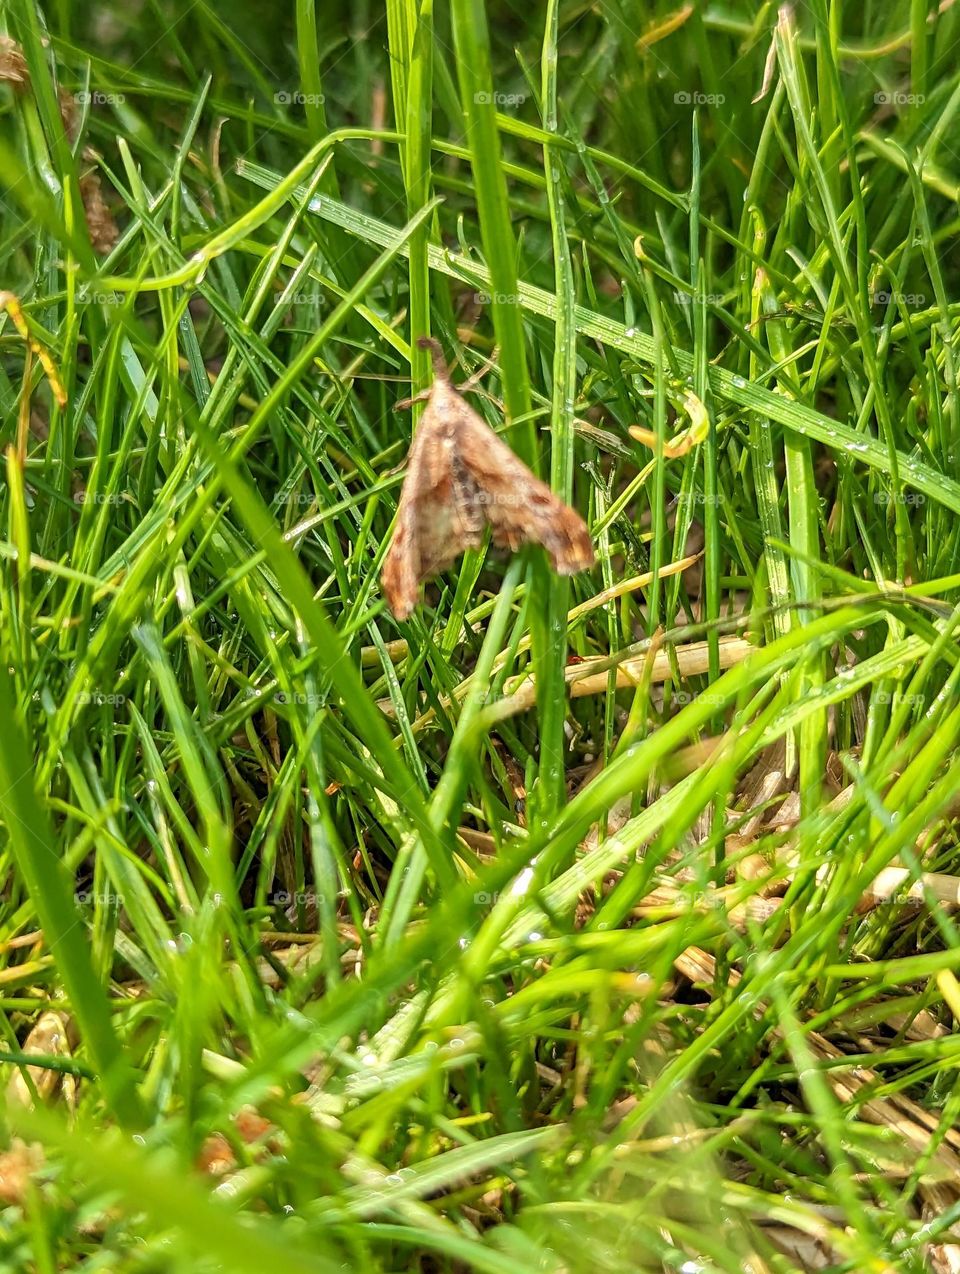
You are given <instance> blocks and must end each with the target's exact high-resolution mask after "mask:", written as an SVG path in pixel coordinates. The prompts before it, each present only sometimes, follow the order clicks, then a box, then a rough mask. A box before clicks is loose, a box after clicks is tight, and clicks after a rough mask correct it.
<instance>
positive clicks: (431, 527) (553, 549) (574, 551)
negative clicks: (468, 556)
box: [381, 337, 596, 619]
mask: <svg viewBox="0 0 960 1274" xmlns="http://www.w3.org/2000/svg"><path fill="white" fill-rule="evenodd" d="M419 345H420V347H421V349H429V350H430V352H431V356H432V359H433V367H434V381H433V386H432V388H431V390H430V393H429V396H428V402H427V408H426V411H425V412H424V413H423V419H422V420H421V422H420V427H419V428H418V429H417V432H416V434H415V436H414V439H413V442H412V443H411V446H410V453H409V456H408V467H407V476H406V478H405V479H404V482H403V487H402V489H401V492H400V504H399V506H398V509H397V521H396V526H395V528H394V532H393V539H392V540H391V542H390V547H389V548H388V550H387V554H386V557H385V558H384V561H383V574H382V576H381V583H382V586H383V591H384V595H385V596H386V599H387V604H388V605H389V607H390V609H391V611H392V612H393V614H394V615H395V616H396V618H397V619H406V618H407V616H408V615H410V613H411V612H412V611H413V609H414V608H415V607H416V605H417V601H418V599H419V591H420V585H421V584H422V583H423V582H424V581H425V580H428V579H431V578H432V577H433V576H434V575H436V574H437V573H438V571H441V570H443V568H444V567H445V566H449V565H450V563H451V562H452V561H453V560H454V559H455V558H457V557H459V555H460V554H461V553H463V552H464V550H465V549H470V548H478V547H479V545H480V544H481V543H482V541H483V536H484V531H485V530H486V528H487V527H488V526H489V527H490V531H491V536H492V539H493V542H494V544H496V545H498V546H499V547H502V548H508V549H510V550H511V551H514V550H516V549H518V548H519V547H520V545H521V544H542V545H543V547H544V548H545V549H546V551H547V553H548V554H549V556H550V561H551V563H552V565H553V569H554V570H555V571H556V572H557V573H558V574H560V575H574V574H575V573H576V572H577V571H582V570H585V569H586V568H587V567H588V566H592V565H593V564H594V561H595V560H596V559H595V558H594V553H593V544H592V543H591V540H590V532H589V531H588V530H587V527H586V524H585V522H584V521H583V519H582V518H581V517H580V515H579V514H578V513H575V512H574V510H573V509H571V508H570V507H569V506H568V505H566V504H564V502H563V501H562V500H560V499H558V497H557V496H555V495H554V493H553V492H552V491H551V490H550V488H549V487H548V486H547V485H546V483H544V482H541V481H540V479H539V478H537V477H535V476H534V474H532V473H531V472H530V470H529V469H528V468H527V466H526V465H525V464H524V463H523V461H522V460H520V458H519V457H518V456H516V455H514V453H513V452H512V451H511V450H510V448H509V447H508V446H507V444H506V443H505V442H503V441H501V439H500V438H498V437H497V435H496V434H495V433H494V432H493V430H492V429H491V428H490V427H489V426H488V425H486V424H485V423H484V422H483V421H482V420H481V419H480V417H479V416H478V415H477V413H476V412H475V411H474V410H473V409H472V408H471V407H469V406H468V405H467V403H466V402H465V401H464V400H463V398H462V397H461V396H460V394H458V393H457V391H456V389H455V388H454V386H453V384H452V382H451V380H450V376H449V373H448V372H447V367H446V363H445V362H444V358H443V351H442V350H441V348H440V346H439V345H438V343H437V342H436V341H433V340H430V339H429V338H427V337H421V339H420V341H419Z"/></svg>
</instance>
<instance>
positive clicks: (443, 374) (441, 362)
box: [417, 336, 450, 382]
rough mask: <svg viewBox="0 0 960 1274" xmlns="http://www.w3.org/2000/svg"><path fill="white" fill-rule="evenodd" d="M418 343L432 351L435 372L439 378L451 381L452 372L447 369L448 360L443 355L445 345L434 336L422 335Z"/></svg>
mask: <svg viewBox="0 0 960 1274" xmlns="http://www.w3.org/2000/svg"><path fill="white" fill-rule="evenodd" d="M417 344H418V345H419V346H420V348H421V349H428V350H429V351H430V358H431V360H432V362H433V374H434V375H435V376H436V378H437V380H443V381H447V382H449V380H450V373H449V372H448V371H447V360H446V359H445V358H444V356H443V347H442V346H441V344H440V342H439V341H435V340H434V339H433V337H432V336H421V337H419V338H418V340H417Z"/></svg>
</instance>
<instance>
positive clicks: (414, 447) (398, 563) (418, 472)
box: [381, 397, 483, 619]
mask: <svg viewBox="0 0 960 1274" xmlns="http://www.w3.org/2000/svg"><path fill="white" fill-rule="evenodd" d="M458 470H459V465H458V464H457V458H456V441H455V438H454V436H453V433H452V431H451V428H450V422H449V420H447V419H446V418H445V417H443V418H442V414H441V413H438V412H437V410H436V408H435V402H434V398H433V397H432V398H431V401H430V403H429V405H428V406H427V410H426V411H425V412H424V414H423V419H422V420H421V422H420V426H419V428H418V429H417V431H416V434H415V435H414V439H413V442H412V443H411V445H410V452H409V456H408V466H407V475H406V477H405V478H404V481H403V487H402V488H401V491H400V503H399V505H398V506H397V521H396V526H395V528H394V532H393V539H392V540H391V542H390V547H389V549H388V550H387V554H386V557H385V558H384V560H383V572H382V575H381V585H382V587H383V591H384V594H385V596H386V599H387V603H388V605H389V607H390V609H391V611H392V612H393V614H394V615H395V616H396V618H397V619H406V618H407V616H408V615H410V613H411V612H412V611H413V609H414V608H415V606H416V604H417V600H418V596H419V590H420V585H421V584H422V583H423V581H424V580H426V579H429V578H430V577H431V576H432V575H436V574H437V572H438V571H441V570H443V568H444V567H445V566H449V564H450V563H451V562H452V561H453V560H454V559H455V558H457V557H458V556H459V555H460V554H461V553H462V552H463V551H464V549H467V548H476V546H477V545H478V544H480V542H481V540H482V538H483V518H482V517H481V516H478V515H477V513H476V510H475V508H474V507H473V505H472V503H471V502H470V501H469V499H467V500H466V501H465V500H464V494H465V493H464V492H463V490H462V487H463V481H462V475H461V474H460V473H459V472H458Z"/></svg>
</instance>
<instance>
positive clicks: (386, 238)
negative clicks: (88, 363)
mask: <svg viewBox="0 0 960 1274" xmlns="http://www.w3.org/2000/svg"><path fill="white" fill-rule="evenodd" d="M238 171H239V172H240V174H241V175H242V176H246V177H248V178H250V180H252V181H256V182H257V183H258V184H261V185H266V186H268V187H272V185H273V182H274V178H273V176H272V174H270V173H269V172H268V171H267V170H265V169H263V168H260V167H259V166H256V165H253V164H250V163H248V162H246V161H244V162H243V163H242V164H240V165H239V166H238ZM310 209H311V211H312V212H314V213H316V214H317V215H318V216H321V217H324V218H326V219H329V220H330V221H335V222H336V223H337V224H338V225H342V226H343V227H344V229H346V230H349V231H350V233H351V234H355V235H356V236H357V237H358V238H361V239H366V240H367V241H368V242H372V243H377V244H379V245H381V246H384V245H386V244H389V243H391V242H393V239H394V236H395V234H396V231H395V229H394V228H393V227H392V226H388V225H387V224H386V223H384V222H382V221H378V220H377V219H376V218H374V217H371V216H369V215H368V214H366V213H361V212H357V211H356V210H355V209H352V208H348V207H346V205H344V204H341V203H338V202H337V201H335V200H330V199H327V198H325V197H323V196H320V197H318V198H317V199H315V200H314V201H313V202H312V203H311V206H310ZM401 255H407V254H406V253H405V252H404V251H403V250H402V249H401ZM428 256H429V260H430V268H431V269H432V270H437V271H439V272H440V273H442V274H446V275H448V276H449V277H450V278H454V279H459V280H460V281H461V282H463V283H467V284H470V285H471V286H474V287H476V286H486V287H491V286H492V283H491V276H490V273H489V271H488V270H486V269H485V267H483V266H482V265H480V264H479V263H475V262H471V264H470V266H469V267H467V268H465V267H464V266H463V264H462V263H461V262H459V261H457V260H456V258H455V257H452V256H451V255H450V254H449V253H448V252H446V251H445V250H444V249H442V248H438V247H435V246H434V245H430V247H429V248H428ZM517 286H518V295H519V297H520V303H521V305H522V306H523V308H524V309H527V310H529V311H530V313H531V314H537V315H539V316H540V317H542V318H546V319H549V320H551V321H552V322H554V321H556V316H557V299H556V296H555V295H554V294H553V293H551V292H547V291H545V290H544V289H543V288H538V287H533V286H532V285H531V284H528V283H520V284H518V285H517ZM574 317H575V321H576V325H577V331H578V333H579V334H580V335H581V336H589V337H592V338H593V339H594V340H597V341H600V342H601V343H603V344H606V345H611V346H612V347H613V348H614V349H617V350H619V351H620V352H621V353H623V354H625V355H628V356H629V357H631V358H635V359H637V360H638V362H641V363H644V364H645V365H646V366H648V367H654V366H655V365H656V359H655V351H654V343H653V340H652V338H651V337H648V336H646V335H645V334H644V333H643V332H638V331H635V330H634V331H631V332H630V333H629V334H628V331H627V327H626V325H625V324H623V323H619V322H617V321H616V320H614V319H610V318H607V317H606V316H605V315H601V314H597V313H596V312H595V311H592V310H589V309H587V308H586V307H584V306H581V305H577V306H575V307H574ZM674 356H675V359H676V362H677V364H678V367H679V370H680V372H681V374H682V375H684V376H688V375H691V376H692V375H693V371H694V368H693V363H692V359H691V357H690V355H689V354H688V353H687V352H686V351H685V350H682V349H678V350H675V351H674ZM708 379H709V385H710V391H711V393H712V394H713V395H714V396H715V397H716V398H717V399H718V400H719V401H721V402H725V403H730V404H732V405H734V406H736V407H739V408H740V409H742V410H743V411H744V412H756V413H758V415H760V416H761V417H764V416H765V417H767V418H768V419H770V420H773V421H776V422H777V423H778V424H781V425H785V426H786V427H787V428H788V429H795V430H797V432H798V433H801V434H803V435H804V436H805V437H807V438H812V439H814V440H815V441H817V442H822V443H824V444H825V445H826V446H827V447H831V448H835V449H837V450H841V451H843V452H844V453H845V454H846V455H847V456H848V457H849V458H850V459H851V460H852V461H856V462H859V463H861V464H864V465H866V466H867V467H868V468H871V469H876V470H878V471H879V472H881V473H889V472H890V460H889V455H888V451H887V448H886V447H885V446H884V445H883V444H882V443H881V442H879V441H878V440H877V439H876V438H872V437H870V436H868V435H865V434H860V433H857V432H856V431H855V430H853V429H851V428H850V427H849V426H848V425H844V424H842V423H841V422H840V421H838V420H835V419H833V418H832V417H830V416H827V415H825V414H824V413H823V412H820V411H817V409H816V408H814V407H811V406H809V405H808V404H807V403H801V402H790V401H788V400H785V399H784V398H783V397H782V395H780V394H774V393H772V392H771V391H770V390H768V389H766V388H764V386H763V385H762V384H759V383H754V382H751V381H748V380H746V379H745V378H744V377H743V376H740V375H737V374H736V373H733V372H729V371H727V370H726V369H724V368H721V367H711V368H710V371H709V378H708ZM897 460H898V468H899V476H900V480H901V481H902V482H903V483H904V484H905V485H906V486H909V487H911V488H913V490H915V491H918V492H920V493H921V494H923V495H924V496H926V497H927V498H929V499H930V500H933V501H935V502H937V503H938V504H943V505H944V506H945V507H946V508H948V509H950V510H952V511H953V512H954V513H960V482H957V481H956V480H955V479H953V478H951V477H948V476H947V475H946V474H943V473H940V472H938V471H937V470H936V469H933V468H932V467H931V466H930V465H929V464H928V463H924V462H923V461H920V460H917V459H914V458H913V456H911V455H908V454H907V453H905V452H903V451H900V452H898V453H897Z"/></svg>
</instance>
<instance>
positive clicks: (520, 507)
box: [460, 400, 596, 575]
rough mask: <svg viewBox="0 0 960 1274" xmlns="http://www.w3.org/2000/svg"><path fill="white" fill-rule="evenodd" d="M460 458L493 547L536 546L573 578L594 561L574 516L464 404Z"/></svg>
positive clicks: (590, 545) (590, 546) (584, 527)
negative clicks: (477, 500)
mask: <svg viewBox="0 0 960 1274" xmlns="http://www.w3.org/2000/svg"><path fill="white" fill-rule="evenodd" d="M461 403H462V406H463V408H464V415H463V418H462V420H461V422H460V442H461V446H460V455H461V456H462V458H463V462H464V464H465V466H466V467H467V469H468V471H469V473H470V477H471V479H472V481H473V483H474V485H475V486H476V488H477V490H478V492H479V496H478V498H479V500H480V502H481V507H482V509H483V513H484V517H485V518H486V520H487V522H488V523H489V524H490V529H491V532H492V536H493V542H494V544H497V545H499V546H500V547H503V548H509V549H511V550H516V549H518V548H519V547H520V545H521V544H524V543H531V544H542V545H543V547H544V548H545V549H546V551H547V553H548V554H549V556H550V560H551V562H552V564H553V569H554V570H555V571H556V572H557V573H558V574H559V575H574V574H575V573H576V572H577V571H582V570H585V569H586V568H587V567H588V566H593V564H594V562H595V561H596V558H595V556H594V552H593V543H592V541H591V539H590V532H589V531H588V530H587V525H586V523H585V522H584V520H583V518H581V516H580V514H579V513H577V512H575V511H574V510H573V509H571V508H570V506H569V505H568V504H565V503H564V501H563V500H561V499H560V498H559V496H557V495H555V494H554V493H553V492H552V491H551V490H550V488H549V487H548V486H547V484H546V483H545V482H541V481H540V479H539V478H538V477H536V476H535V475H534V474H533V473H531V471H530V470H529V469H528V468H527V466H526V465H525V464H524V463H523V461H522V460H521V459H520V457H519V456H517V455H515V454H514V453H513V452H512V451H511V450H510V448H509V447H508V446H507V444H506V443H505V442H503V441H502V440H501V439H500V438H498V437H497V435H496V434H495V433H494V432H493V430H492V429H491V428H490V427H489V426H488V425H486V424H485V423H484V422H483V420H481V418H480V417H479V416H478V415H477V413H476V412H475V411H473V410H472V409H471V408H470V407H469V406H467V404H466V403H463V402H462V400H461Z"/></svg>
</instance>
